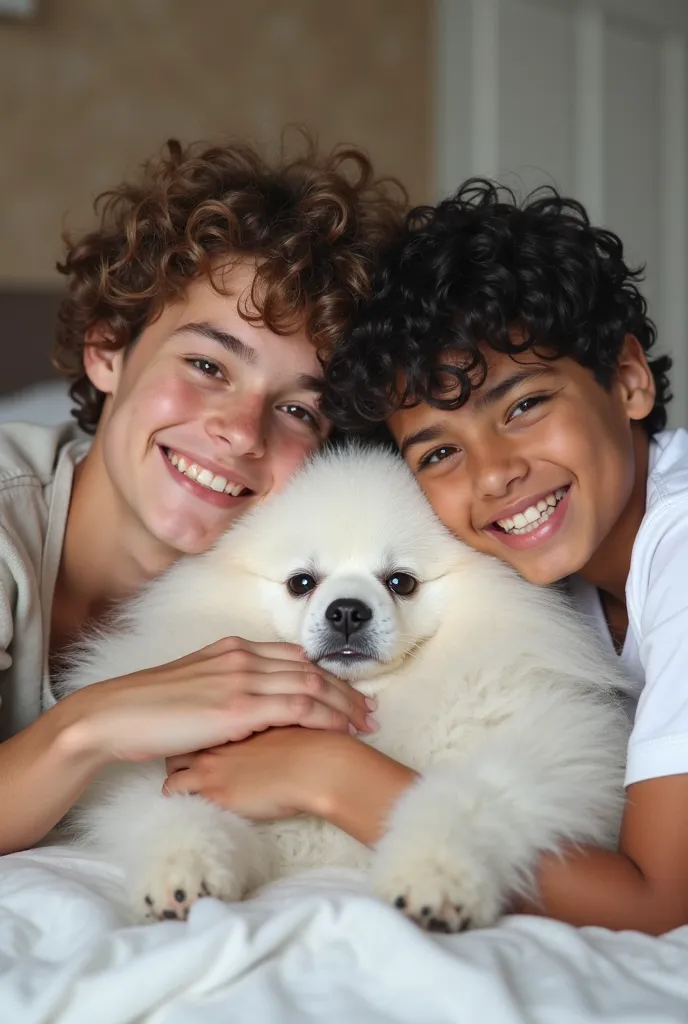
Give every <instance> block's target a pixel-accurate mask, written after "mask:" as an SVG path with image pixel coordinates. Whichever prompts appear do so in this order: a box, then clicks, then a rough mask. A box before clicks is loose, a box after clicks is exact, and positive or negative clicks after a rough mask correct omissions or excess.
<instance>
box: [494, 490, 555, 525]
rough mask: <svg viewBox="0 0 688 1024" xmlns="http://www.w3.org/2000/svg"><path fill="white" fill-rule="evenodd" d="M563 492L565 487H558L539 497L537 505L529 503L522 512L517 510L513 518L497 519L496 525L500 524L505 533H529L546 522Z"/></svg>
mask: <svg viewBox="0 0 688 1024" xmlns="http://www.w3.org/2000/svg"><path fill="white" fill-rule="evenodd" d="M565 494H566V488H565V487H560V488H559V489H558V490H556V491H553V492H552V493H551V494H548V495H547V497H546V498H540V500H539V501H538V503H537V505H529V506H528V508H525V509H524V510H523V512H517V513H516V515H515V516H514V517H513V518H509V519H498V520H497V526H501V528H502V529H503V530H504V532H505V533H516V534H519V533H531V532H532V531H533V530H537V528H538V526H542V524H543V523H546V522H547V520H548V519H549V517H550V516H551V515H552V513H553V512H554V510H555V508H556V507H557V505H558V504H559V502H560V501H561V499H562V498H563V497H564V495H565Z"/></svg>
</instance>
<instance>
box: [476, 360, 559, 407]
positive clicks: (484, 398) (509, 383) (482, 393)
mask: <svg viewBox="0 0 688 1024" xmlns="http://www.w3.org/2000/svg"><path fill="white" fill-rule="evenodd" d="M551 372H552V370H551V368H550V367H549V366H537V367H533V369H532V370H520V371H519V372H518V373H512V375H511V376H510V377H505V378H504V380H500V381H499V383H497V384H492V385H491V386H490V387H488V388H485V389H484V390H483V389H482V388H478V389H477V393H476V396H475V403H476V405H478V406H480V407H482V408H485V407H486V406H489V405H494V403H495V402H499V401H501V399H502V398H506V397H507V396H508V395H510V394H511V392H512V391H515V390H516V388H517V387H519V386H520V385H521V384H523V383H525V381H527V380H535V379H536V378H537V377H543V376H545V374H548V373H551Z"/></svg>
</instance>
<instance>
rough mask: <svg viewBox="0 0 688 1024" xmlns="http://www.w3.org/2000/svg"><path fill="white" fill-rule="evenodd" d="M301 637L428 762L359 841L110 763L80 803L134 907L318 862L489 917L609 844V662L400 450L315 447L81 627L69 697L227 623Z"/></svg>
mask: <svg viewBox="0 0 688 1024" xmlns="http://www.w3.org/2000/svg"><path fill="white" fill-rule="evenodd" d="M230 635H233V636H242V637H245V638H246V639H249V640H254V641H258V640H285V641H289V642H291V643H299V644H301V645H302V646H303V647H304V648H305V650H306V651H307V653H308V655H309V656H310V658H311V659H312V660H313V661H314V662H317V663H318V664H320V665H322V666H323V667H324V668H326V669H328V670H329V671H331V672H333V673H335V674H337V675H338V676H340V677H342V678H345V679H348V680H350V681H351V683H352V684H353V685H354V686H356V687H358V688H359V689H360V690H362V691H364V692H365V693H366V694H367V695H370V696H375V697H376V698H377V700H378V711H377V717H378V719H379V721H380V724H381V728H380V731H379V732H377V733H375V734H374V735H370V736H368V735H366V736H361V740H362V742H366V743H371V744H372V745H374V746H375V747H378V748H379V749H380V750H382V751H384V752H385V753H386V754H388V755H390V756H391V757H393V758H395V759H397V760H398V761H401V762H403V763H404V764H406V765H409V766H410V767H412V768H414V769H416V770H417V771H419V772H420V773H421V775H420V778H419V781H417V782H416V783H415V784H414V785H412V786H411V788H410V789H409V790H408V791H407V792H406V793H405V794H404V795H403V796H402V797H401V799H400V800H399V801H398V803H397V804H396V806H395V807H394V808H393V809H392V811H391V813H390V815H389V820H388V821H387V822H386V833H385V835H384V838H383V839H382V840H381V841H380V842H379V844H378V845H377V847H376V849H374V850H372V851H371V850H368V849H367V848H365V847H364V846H362V845H360V844H359V843H357V842H355V841H354V840H353V839H351V838H350V837H349V836H347V835H345V834H344V833H343V832H341V831H339V830H338V829H336V828H335V827H333V826H330V825H329V824H327V823H324V822H322V821H319V820H313V819H310V818H307V817H300V818H296V819H293V820H290V821H284V822H274V823H270V824H268V825H261V826H254V825H250V824H248V823H247V822H245V821H243V820H241V819H240V818H238V817H237V816H236V815H234V814H233V813H231V812H229V811H225V810H222V809H220V808H218V807H216V806H214V805H212V804H210V803H209V802H207V801H205V800H204V799H202V798H200V797H198V796H189V795H174V796H171V797H165V796H163V795H161V787H162V783H163V780H164V778H165V774H166V773H165V768H164V764H163V763H162V762H154V763H152V764H146V765H141V764H130V765H116V766H114V767H113V768H110V769H108V770H107V771H106V772H104V773H103V775H102V776H101V777H100V778H99V780H97V782H96V783H95V784H94V785H93V786H92V787H91V788H90V789H89V790H88V792H87V793H86V795H85V797H84V799H83V800H82V802H81V803H80V805H79V806H78V807H77V808H76V810H75V811H74V812H73V815H74V819H75V825H76V827H77V829H78V831H79V832H80V834H81V835H82V837H85V838H86V839H88V840H89V841H91V842H93V843H95V844H96V845H97V846H98V848H100V850H102V852H104V853H105V854H106V855H107V856H108V857H109V858H110V859H111V860H115V861H117V862H118V863H119V864H121V865H122V866H123V867H124V869H125V871H126V872H127V875H128V879H129V891H130V894H131V898H132V901H133V910H134V914H135V916H136V917H137V918H138V919H140V920H146V919H149V920H150V919H152V918H156V917H177V916H178V917H184V916H185V915H186V913H187V912H188V908H189V905H190V904H191V903H192V902H193V901H194V900H195V899H197V898H198V896H200V895H204V894H211V895H214V896H217V897H219V898H220V899H224V900H239V899H241V898H242V897H243V896H245V895H246V894H247V893H248V892H250V891H251V890H253V889H255V888H256V887H257V886H259V885H260V884H262V883H264V882H267V881H269V880H272V879H274V878H276V877H278V876H281V875H283V874H286V873H288V872H292V871H295V870H300V869H303V868H307V867H315V866H323V867H325V866H342V867H360V868H365V869H369V870H370V877H371V881H372V886H373V891H374V892H375V893H376V894H377V895H378V896H380V897H381V898H382V899H384V900H387V901H389V902H390V903H392V904H396V905H397V906H399V907H401V908H403V909H404V910H405V912H406V913H407V914H408V915H409V916H410V917H412V918H414V919H415V920H417V921H419V923H421V924H422V925H424V926H425V927H428V928H430V929H435V930H441V931H456V930H461V929H463V928H465V927H469V926H473V927H476V926H483V925H488V924H491V923H492V922H494V921H495V920H496V919H497V918H498V917H499V915H500V912H501V911H502V910H503V909H504V907H505V904H506V901H507V900H508V898H509V896H510V895H511V894H513V893H514V891H516V890H520V891H523V890H524V888H526V887H527V886H528V884H529V882H530V881H531V879H532V871H533V868H534V865H535V863H536V859H537V855H538V852H539V851H542V850H552V849H557V848H559V847H560V846H561V844H562V843H563V842H570V841H573V842H578V843H593V844H599V845H608V844H613V843H614V842H615V840H616V837H617V832H618V826H619V814H620V809H621V806H622V797H623V789H622V781H623V763H624V759H625V752H626V741H627V736H628V730H629V721H628V717H627V714H626V712H625V711H624V708H623V704H622V701H621V700H620V699H619V697H618V692H619V691H620V690H623V689H624V681H623V679H622V678H621V677H620V676H618V675H617V669H616V667H615V665H614V663H613V662H614V659H613V656H607V655H606V654H605V653H603V652H602V651H601V649H600V647H599V646H598V645H597V644H596V641H595V639H594V637H593V636H592V634H591V633H590V632H589V631H588V629H587V628H585V627H584V626H583V624H582V623H581V622H580V621H579V620H578V619H577V618H576V616H575V615H574V614H573V613H572V611H571V609H570V608H569V606H568V605H567V604H566V602H565V601H564V599H563V598H562V597H561V596H560V595H559V594H558V593H557V592H555V591H553V590H549V589H541V588H537V587H535V586H531V585H529V584H527V583H525V582H524V581H523V580H522V579H521V578H520V577H518V576H517V575H516V574H515V573H514V572H512V570H511V569H509V568H508V567H507V566H505V565H503V564H501V563H500V562H498V561H496V560H494V559H492V558H487V557H485V556H483V555H479V554H477V553H475V552H474V551H472V550H470V549H468V548H467V547H466V546H465V545H463V544H462V543H460V542H459V541H457V540H456V539H455V538H453V537H452V536H450V534H449V533H448V532H447V531H446V530H445V528H444V527H443V526H442V525H441V524H440V523H439V521H438V520H437V519H436V518H435V516H434V514H433V513H432V511H431V509H430V507H429V506H428V504H427V502H426V500H425V498H424V497H423V495H422V494H421V492H420V490H419V489H418V487H417V485H416V482H415V481H414V479H413V477H412V475H411V473H410V472H409V471H408V469H407V468H406V466H405V465H404V464H403V462H401V460H399V459H398V458H397V457H396V456H393V455H391V454H389V453H387V452H383V451H380V450H361V449H357V448H352V449H348V450H345V451H342V452H339V453H330V454H328V455H324V456H323V455H321V456H318V457H316V458H315V459H314V460H313V461H312V462H311V463H310V464H309V465H307V466H306V468H305V469H304V470H303V471H302V472H301V473H299V474H298V475H297V476H296V477H295V478H294V479H293V481H292V482H291V483H290V484H289V485H288V487H287V488H286V489H285V490H284V491H283V492H282V493H281V494H279V495H277V496H275V497H273V498H271V499H270V500H269V501H267V502H265V503H264V504H263V505H262V506H260V507H259V508H257V509H256V510H255V511H253V512H251V513H250V514H248V515H247V516H245V517H244V519H242V520H241V522H239V523H238V524H237V525H236V526H234V527H233V528H232V529H231V530H230V531H229V532H228V533H227V534H226V535H225V536H224V537H223V538H222V539H221V540H220V541H219V542H218V543H217V544H216V545H215V547H214V548H213V549H212V550H211V551H209V552H207V553H206V554H204V555H201V556H195V557H189V558H186V559H184V560H182V561H181V562H180V563H178V564H177V565H176V566H175V567H174V568H173V569H171V570H170V571H169V572H168V573H167V574H165V575H164V576H163V577H162V578H160V579H158V580H157V581H156V582H154V583H153V584H152V585H150V586H149V587H147V588H146V590H145V591H144V592H143V593H142V595H141V596H140V597H138V598H137V599H135V600H134V601H133V602H131V603H130V604H129V605H128V606H127V607H126V608H125V609H124V612H123V614H122V617H121V619H120V620H119V621H118V622H117V623H116V624H115V626H114V628H113V629H112V630H111V631H109V632H107V633H105V634H104V635H103V634H100V635H98V636H95V637H93V638H91V639H89V640H87V641H86V644H85V646H84V648H83V650H82V653H81V656H80V657H79V659H78V663H77V664H76V667H75V668H74V669H73V670H72V671H71V672H70V673H68V675H67V677H66V678H65V679H64V680H63V681H62V685H61V687H60V689H61V690H62V692H70V691H72V690H74V689H77V688H79V687H82V686H86V685H88V684H89V683H94V682H97V681H98V680H101V679H106V678H112V677H115V676H119V675H123V674H125V673H129V672H132V671H134V670H139V669H142V668H147V667H151V666H154V665H160V664H164V663H166V662H169V661H171V660H173V659H175V658H178V657H181V656H183V655H185V654H188V653H190V652H192V651H195V650H198V649H199V648H201V647H203V646H205V645H206V644H209V643H212V642H214V641H215V640H218V639H220V638H221V637H225V636H230Z"/></svg>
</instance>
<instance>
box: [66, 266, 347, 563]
mask: <svg viewBox="0 0 688 1024" xmlns="http://www.w3.org/2000/svg"><path fill="white" fill-rule="evenodd" d="M252 281H253V270H252V269H251V267H250V266H249V265H247V264H240V265H238V266H237V267H235V268H234V269H232V270H231V271H230V272H229V273H228V275H227V277H226V279H225V280H223V286H224V287H225V289H226V291H227V294H219V293H218V292H217V291H216V290H215V289H214V288H213V287H212V285H211V283H210V282H209V281H207V280H205V279H202V280H197V281H194V282H193V283H192V284H191V285H190V286H189V288H188V290H187V292H186V294H185V296H184V299H183V300H182V301H180V302H178V303H175V304H172V305H169V306H168V307H166V308H165V310H164V311H163V314H162V316H161V317H160V318H159V319H158V320H157V321H155V322H154V323H153V324H151V325H150V326H148V327H147V328H146V329H145V330H144V331H143V332H142V334H141V336H140V337H139V338H138V340H137V341H136V343H135V344H134V345H133V347H131V348H130V349H129V351H128V352H127V353H126V354H125V353H124V352H123V350H120V351H117V352H115V353H111V352H108V351H107V350H105V349H103V348H102V347H100V348H99V347H97V346H96V345H92V346H89V347H87V349H86V354H85V366H86V370H87V373H88V375H89V377H90V379H91V381H92V382H93V383H94V384H95V386H96V387H97V388H98V389H99V390H101V391H103V392H105V393H106V394H107V395H108V398H107V401H106V404H105V409H104V412H103V416H102V419H101V422H100V424H99V427H98V431H97V434H96V439H95V442H94V445H93V448H92V451H91V453H90V454H89V456H88V458H89V459H91V460H93V459H97V458H100V459H101V461H102V465H103V467H104V469H105V474H106V477H107V480H108V482H109V486H110V489H111V491H112V492H114V497H115V500H116V502H117V503H118V506H119V507H120V509H122V510H123V511H124V514H125V516H127V517H129V518H130V519H133V520H134V521H136V522H137V523H138V525H139V527H141V528H143V530H144V531H145V533H146V534H147V535H148V536H149V537H150V538H151V540H152V541H154V542H156V543H157V544H159V545H161V546H163V547H164V548H167V549H170V550H171V551H173V552H177V553H181V552H183V553H196V552H200V551H204V550H206V549H207V548H208V547H209V546H210V545H211V544H212V543H213V542H214V541H215V540H216V539H217V538H218V536H219V535H220V534H221V533H222V532H224V531H225V530H226V529H227V528H228V527H229V526H230V525H231V524H232V523H233V522H234V521H235V520H236V518H237V517H238V516H240V515H242V514H243V513H244V512H245V511H246V510H247V509H249V508H250V507H251V506H253V505H255V504H256V503H257V502H259V501H261V500H262V499H263V498H265V497H266V496H267V495H268V494H270V493H272V492H273V491H276V490H279V489H280V488H281V487H282V486H283V485H284V483H285V482H286V481H287V480H288V479H289V477H290V476H291V475H292V473H293V472H294V471H295V469H296V468H297V467H298V466H299V465H300V464H301V463H302V462H303V460H304V459H305V457H306V456H307V455H308V454H309V453H311V452H312V451H313V450H314V449H316V448H317V447H319V445H320V444H321V443H322V441H323V440H324V438H325V437H326V435H327V432H328V424H327V422H326V420H325V419H324V417H323V416H322V414H321V413H320V411H319V404H318V393H317V383H316V382H317V380H318V379H319V377H320V374H321V371H320V365H319V363H318V359H317V357H316V353H315V349H314V347H313V345H312V344H311V342H310V341H309V339H308V338H307V337H306V335H305V333H304V332H303V331H300V332H297V333H295V334H292V335H289V336H279V335H276V334H273V333H272V332H271V331H269V330H267V329H266V328H264V327H260V326H254V325H252V324H249V323H247V322H246V321H245V320H243V319H242V318H241V317H240V315H239V313H238V311H237V305H238V304H239V308H243V303H244V302H245V301H246V295H247V294H248V290H249V289H250V286H251V284H252Z"/></svg>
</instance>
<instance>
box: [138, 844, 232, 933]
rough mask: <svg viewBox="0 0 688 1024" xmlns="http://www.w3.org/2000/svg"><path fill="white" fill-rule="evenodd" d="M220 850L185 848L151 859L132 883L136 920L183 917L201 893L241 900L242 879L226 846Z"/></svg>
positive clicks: (222, 898)
mask: <svg viewBox="0 0 688 1024" xmlns="http://www.w3.org/2000/svg"><path fill="white" fill-rule="evenodd" d="M223 854H224V855H223V856H217V855H216V854H214V853H213V852H211V851H209V850H205V851H200V850H198V849H193V848H186V849H177V850H174V851H172V852H170V853H168V854H166V855H165V856H162V857H159V858H157V859H153V860H151V861H150V863H149V864H148V865H146V867H145V869H143V870H142V871H141V872H140V873H139V874H138V877H137V878H136V879H135V881H134V884H133V886H132V892H131V898H132V909H133V912H134V915H135V918H136V920H137V921H140V922H145V921H164V920H179V921H185V920H186V918H187V917H188V914H189V910H190V909H191V907H192V905H193V904H194V903H195V902H196V900H198V899H201V898H202V897H203V896H215V897H216V898H217V899H220V900H225V901H227V902H232V901H233V900H240V899H241V898H242V896H243V895H244V892H245V882H244V880H243V879H242V878H241V877H240V876H239V875H238V874H237V873H236V872H235V871H234V870H233V868H232V863H231V861H232V856H231V853H229V852H228V851H227V850H225V851H223Z"/></svg>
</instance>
